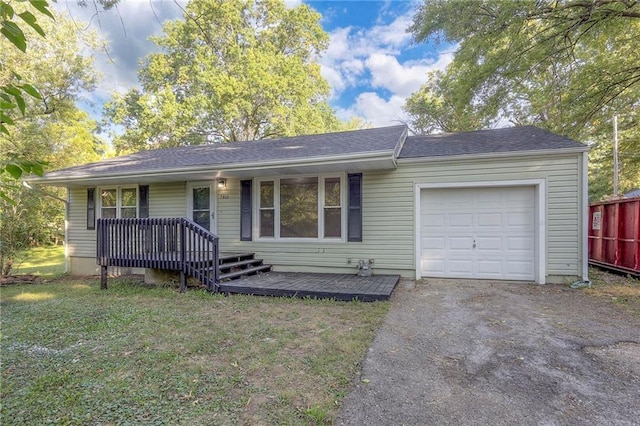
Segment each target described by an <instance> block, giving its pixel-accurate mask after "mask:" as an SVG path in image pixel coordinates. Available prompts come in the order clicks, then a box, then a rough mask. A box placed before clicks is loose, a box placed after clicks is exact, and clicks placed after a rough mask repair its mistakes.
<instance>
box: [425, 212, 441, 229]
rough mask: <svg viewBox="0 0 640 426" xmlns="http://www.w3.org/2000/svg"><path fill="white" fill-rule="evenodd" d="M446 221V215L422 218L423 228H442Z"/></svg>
mask: <svg viewBox="0 0 640 426" xmlns="http://www.w3.org/2000/svg"><path fill="white" fill-rule="evenodd" d="M446 220H447V219H446V216H445V215H444V213H435V214H425V215H423V216H422V227H423V228H441V227H443V226H444V225H445V222H446Z"/></svg>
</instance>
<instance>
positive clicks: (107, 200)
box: [102, 189, 116, 217]
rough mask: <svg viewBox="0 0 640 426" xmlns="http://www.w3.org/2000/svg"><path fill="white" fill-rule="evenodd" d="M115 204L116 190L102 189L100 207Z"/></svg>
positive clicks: (113, 205)
mask: <svg viewBox="0 0 640 426" xmlns="http://www.w3.org/2000/svg"><path fill="white" fill-rule="evenodd" d="M115 206H116V190H115V189H104V190H103V191H102V207H115ZM103 217H104V216H103Z"/></svg>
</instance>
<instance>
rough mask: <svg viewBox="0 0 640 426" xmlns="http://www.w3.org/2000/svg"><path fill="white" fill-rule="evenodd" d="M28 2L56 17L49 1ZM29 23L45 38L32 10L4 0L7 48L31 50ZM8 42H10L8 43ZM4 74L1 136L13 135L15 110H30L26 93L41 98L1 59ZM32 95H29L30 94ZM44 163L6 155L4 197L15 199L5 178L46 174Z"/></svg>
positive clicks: (0, 13)
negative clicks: (9, 191) (20, 8)
mask: <svg viewBox="0 0 640 426" xmlns="http://www.w3.org/2000/svg"><path fill="white" fill-rule="evenodd" d="M28 4H29V5H30V6H31V7H32V8H33V9H34V10H35V11H37V12H39V13H40V14H42V15H45V16H48V17H49V18H51V19H53V15H52V14H51V11H50V10H49V4H48V3H47V2H46V1H45V0H28ZM24 24H26V25H28V26H29V27H30V28H31V29H32V30H33V31H34V32H36V33H37V34H38V35H40V36H42V37H44V35H45V33H44V30H43V29H42V27H41V26H40V24H39V23H38V19H37V18H36V16H35V15H34V14H33V13H32V12H31V11H30V10H18V11H16V10H15V9H14V8H13V7H12V6H11V3H10V2H9V1H7V0H0V34H2V38H0V40H2V41H5V44H4V48H5V49H7V48H8V49H13V48H16V49H19V50H20V51H22V52H23V53H26V50H27V39H26V36H25V33H24V31H23V30H22V28H21V25H22V26H24ZM6 42H8V43H6ZM0 59H1V60H0V73H7V72H11V74H12V75H11V78H10V79H2V80H1V81H0V135H2V134H4V135H9V129H8V127H7V126H9V125H12V124H14V120H15V114H14V113H13V112H14V110H16V109H17V110H19V111H20V112H21V113H22V115H24V114H25V110H26V100H25V97H27V96H26V95H29V96H31V97H33V98H35V99H40V94H39V93H38V91H37V90H36V89H35V88H34V87H33V86H32V85H31V84H29V83H27V82H24V81H22V76H20V74H18V73H16V72H15V71H14V70H13V69H11V68H8V67H7V64H5V62H4V59H3V58H0ZM27 98H28V97H27ZM43 165H44V164H43V163H42V162H41V161H26V160H24V159H21V158H6V159H3V160H2V161H0V199H3V200H5V201H8V202H13V200H12V199H11V198H10V197H8V196H7V195H6V184H4V183H3V181H4V180H6V179H7V176H8V177H9V179H14V180H17V179H19V178H20V176H22V174H23V173H34V174H37V175H40V176H42V173H43V168H42V166H43Z"/></svg>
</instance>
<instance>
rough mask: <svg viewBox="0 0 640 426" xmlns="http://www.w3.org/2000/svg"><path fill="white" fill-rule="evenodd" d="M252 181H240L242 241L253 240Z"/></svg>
mask: <svg viewBox="0 0 640 426" xmlns="http://www.w3.org/2000/svg"><path fill="white" fill-rule="evenodd" d="M252 216H253V215H252V212H251V181H250V180H242V181H240V241H251V233H252V232H251V231H252V225H253V223H252Z"/></svg>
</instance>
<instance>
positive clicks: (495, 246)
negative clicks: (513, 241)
mask: <svg viewBox="0 0 640 426" xmlns="http://www.w3.org/2000/svg"><path fill="white" fill-rule="evenodd" d="M502 246H503V241H502V237H478V238H476V250H478V251H481V252H483V251H498V252H502V250H503V247H502Z"/></svg>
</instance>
